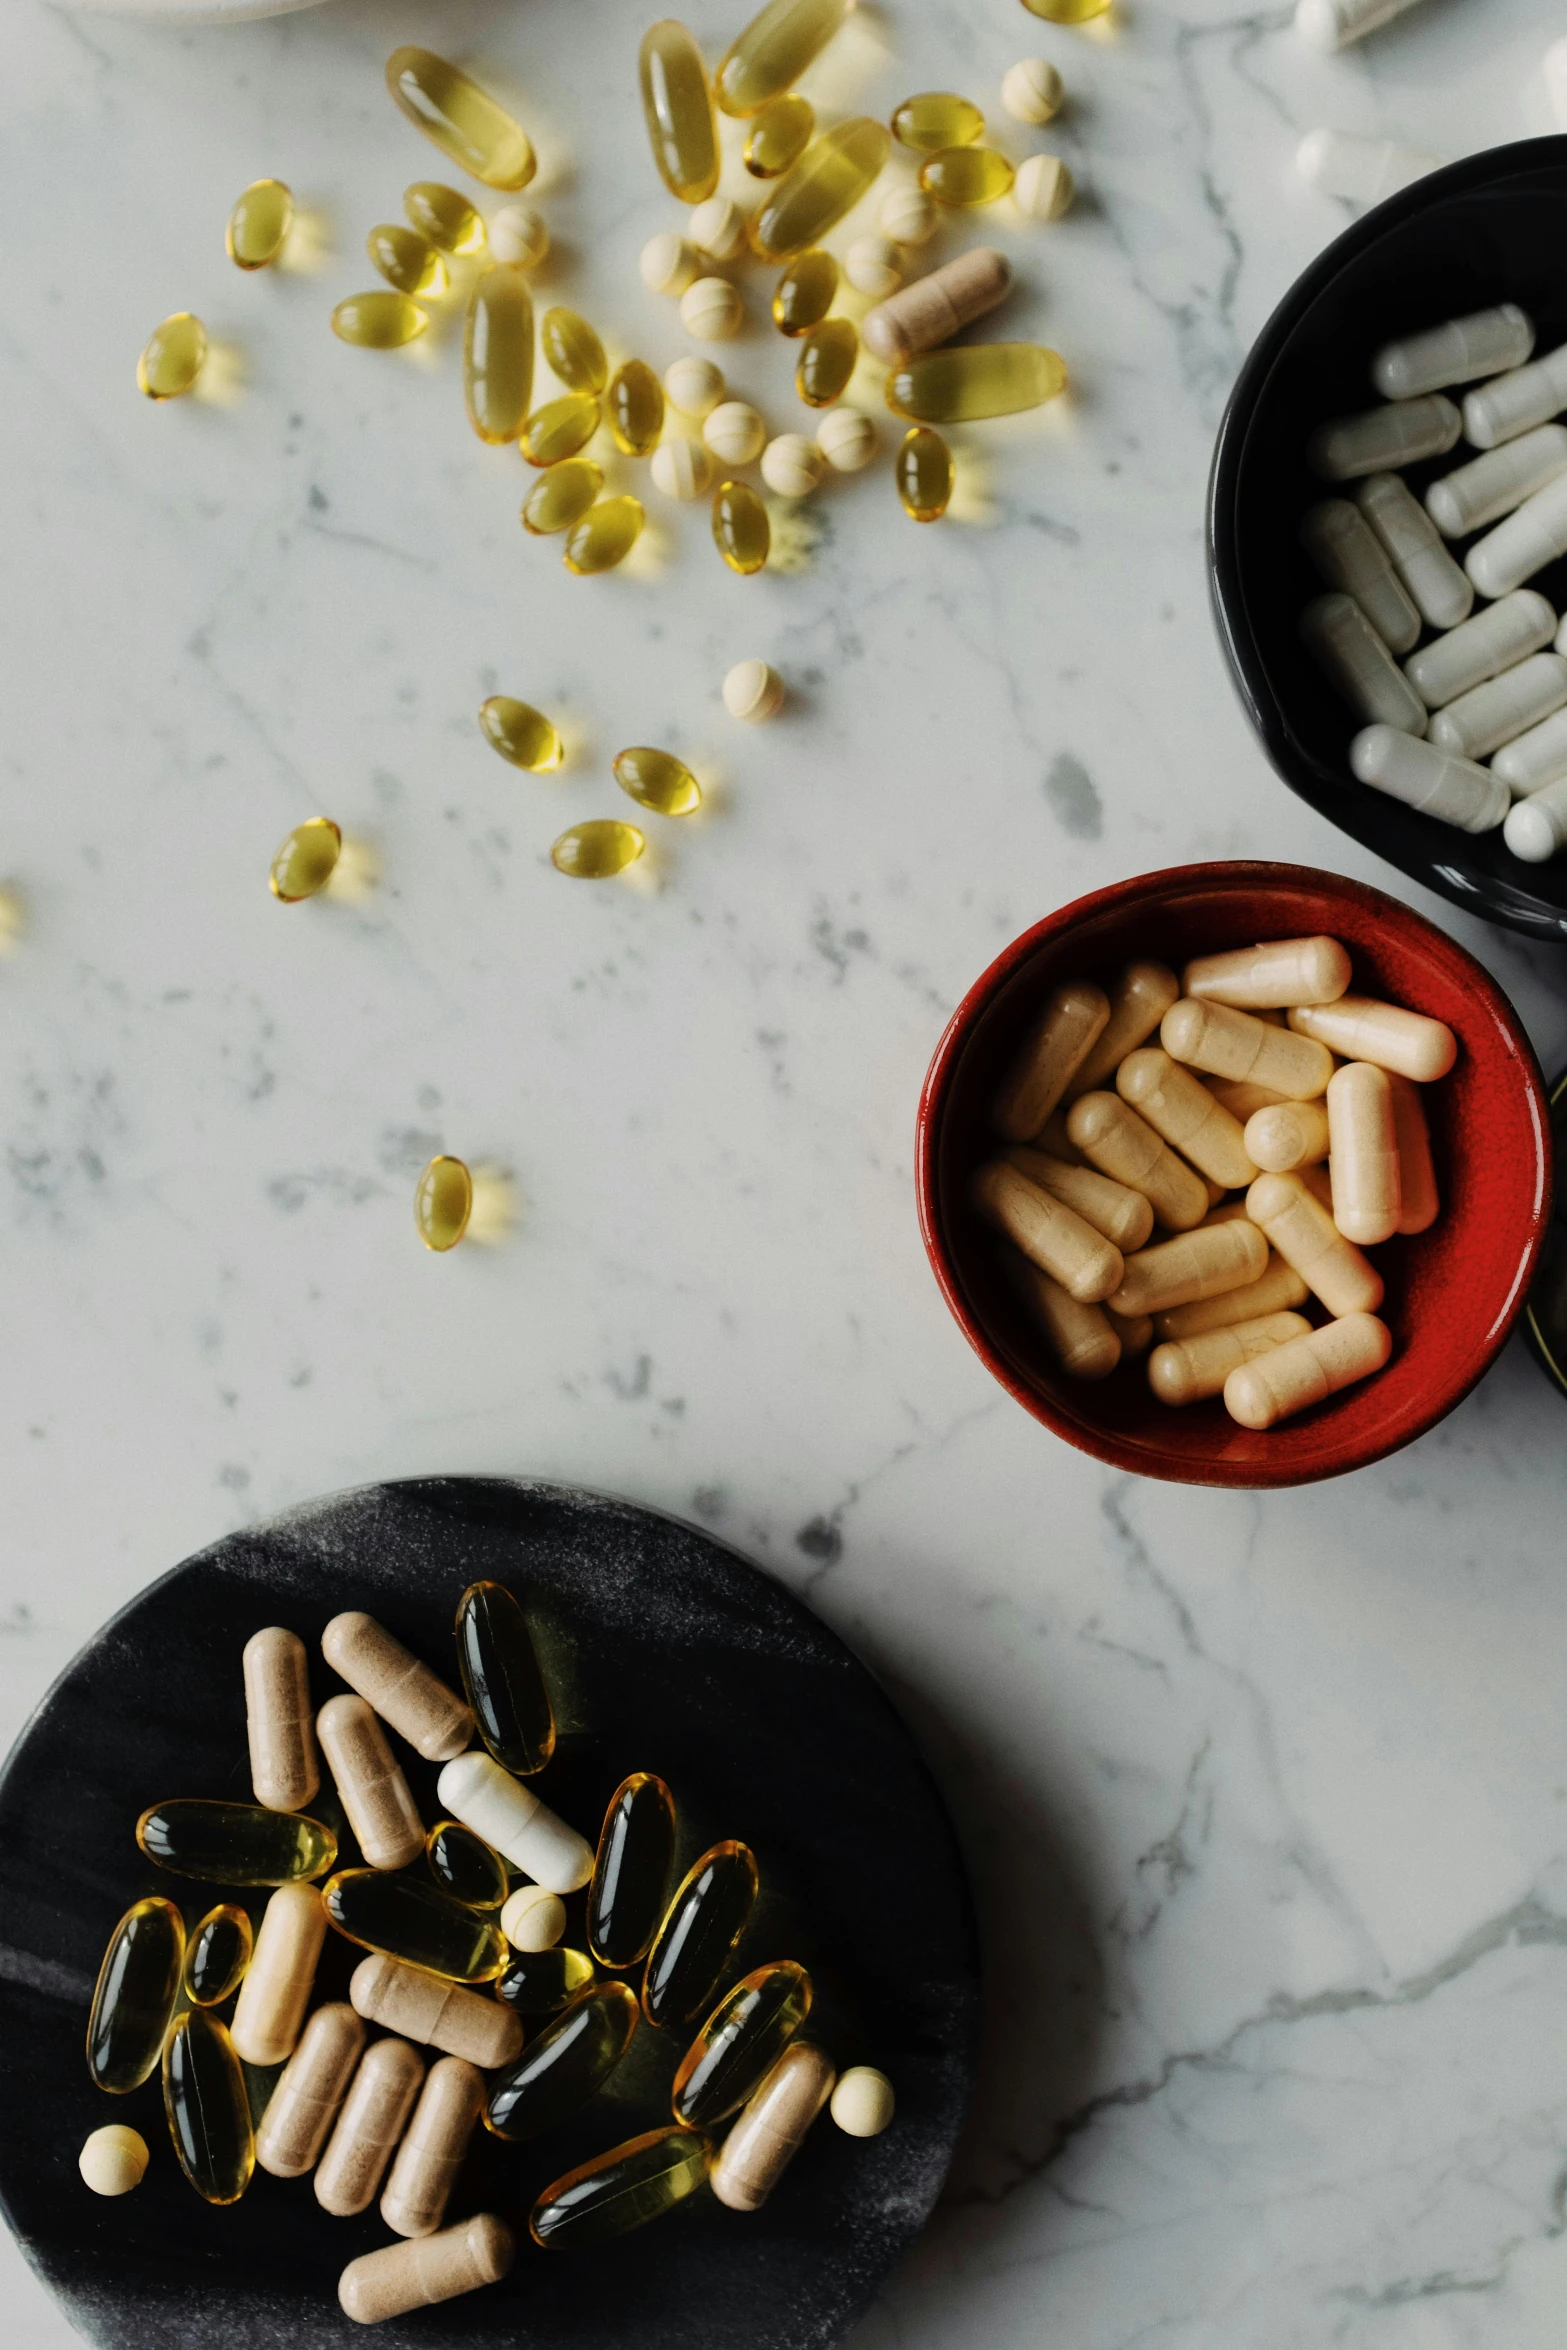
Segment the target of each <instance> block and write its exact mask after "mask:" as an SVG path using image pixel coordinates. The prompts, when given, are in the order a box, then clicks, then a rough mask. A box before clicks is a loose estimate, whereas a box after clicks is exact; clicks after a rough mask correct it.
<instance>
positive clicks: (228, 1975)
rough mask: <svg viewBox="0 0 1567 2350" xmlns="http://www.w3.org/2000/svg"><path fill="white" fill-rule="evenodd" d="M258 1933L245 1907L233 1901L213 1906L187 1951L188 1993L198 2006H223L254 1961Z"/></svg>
mask: <svg viewBox="0 0 1567 2350" xmlns="http://www.w3.org/2000/svg"><path fill="white" fill-rule="evenodd" d="M254 1947H255V1933H254V1930H253V1928H252V1926H251V1923H250V1919H249V1917H248V1916H247V1915H246V1913H245V1911H244V1910H242V1909H240V1908H238V1907H237V1906H236V1905H235V1904H234V1903H233V1902H232V1901H224V1902H220V1903H219V1905H218V1907H217V1908H216V1909H209V1910H208V1912H207V1914H206V1916H205V1917H204V1918H203V1919H202V1920H201V1923H200V1924H199V1925H198V1926H197V1927H196V1928H195V1930H194V1931H193V1933H192V1935H191V1938H190V1942H189V1945H188V1947H187V1949H186V1952H185V1977H184V1981H185V1996H186V1998H187V1999H188V2000H189V2001H190V2002H191V2004H192V2006H194V2007H219V2006H221V2005H222V2003H223V2001H224V2000H225V1999H227V1997H228V1995H229V1993H230V1992H231V1991H235V1990H237V1989H238V1988H239V1984H240V1979H241V1977H242V1976H243V1974H244V1972H245V1969H246V1968H247V1967H248V1966H249V1964H250V1954H251V1951H252V1950H253V1949H254Z"/></svg>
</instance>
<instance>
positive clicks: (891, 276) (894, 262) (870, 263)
mask: <svg viewBox="0 0 1567 2350" xmlns="http://www.w3.org/2000/svg"><path fill="white" fill-rule="evenodd" d="M843 274H844V276H845V277H846V278H847V279H848V281H849V283H850V285H851V286H853V288H854V290H855V292H856V293H857V294H869V295H870V297H871V300H872V301H873V302H881V301H885V299H886V297H887V296H888V295H889V294H895V293H896V292H897V290H898V288H899V286H901V285H902V283H903V262H902V260H901V258H900V256H899V253H898V247H897V244H896V242H895V240H894V239H893V238H891V237H889V236H877V235H875V234H872V235H870V236H864V237H856V238H855V239H854V242H853V243H852V244H851V245H850V247H849V250H848V251H847V253H845V255H844V257H843Z"/></svg>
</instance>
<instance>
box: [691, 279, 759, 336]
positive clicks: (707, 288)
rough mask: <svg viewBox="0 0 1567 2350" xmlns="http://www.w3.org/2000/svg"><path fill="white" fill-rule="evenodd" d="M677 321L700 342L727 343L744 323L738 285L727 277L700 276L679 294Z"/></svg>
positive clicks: (743, 311)
mask: <svg viewBox="0 0 1567 2350" xmlns="http://www.w3.org/2000/svg"><path fill="white" fill-rule="evenodd" d="M680 323H681V325H682V326H683V327H684V328H685V330H686V333H687V334H688V335H695V337H696V339H697V341H698V342H699V343H727V342H730V341H732V340H733V338H734V337H735V336H736V335H737V334H738V333H739V332H740V329H741V327H742V326H743V325H744V324H745V304H744V302H743V301H742V300H741V298H740V289H739V287H738V286H732V285H731V284H730V283H729V280H728V278H726V277H699V278H698V279H697V281H696V283H695V285H694V286H687V288H686V290H685V292H684V293H683V294H682V295H681V297H680Z"/></svg>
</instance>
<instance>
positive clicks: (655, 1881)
mask: <svg viewBox="0 0 1567 2350" xmlns="http://www.w3.org/2000/svg"><path fill="white" fill-rule="evenodd" d="M674 1856H675V1799H674V1797H673V1796H672V1795H671V1794H670V1792H669V1789H668V1788H667V1787H666V1786H665V1784H664V1782H663V1780H662V1779H660V1778H657V1777H656V1776H655V1775H654V1774H653V1773H652V1772H650V1771H634V1772H633V1773H632V1775H631V1777H630V1778H629V1779H624V1780H622V1781H621V1784H620V1785H619V1786H618V1787H617V1788H616V1790H615V1792H614V1794H613V1795H612V1796H611V1797H610V1800H609V1808H608V1809H607V1810H606V1812H605V1814H604V1826H603V1829H602V1830H601V1832H600V1835H599V1842H598V1853H597V1856H596V1858H595V1860H594V1863H593V1877H592V1882H591V1884H590V1885H589V1888H588V1947H589V1948H590V1949H591V1951H592V1953H593V1955H594V1957H595V1958H596V1959H598V1961H599V1962H600V1964H601V1965H603V1966H608V1967H629V1966H635V1965H637V1963H638V1962H639V1960H641V1959H644V1958H646V1956H647V1954H648V1951H649V1950H650V1949H651V1948H652V1943H653V1936H654V1935H655V1934H656V1933H657V1931H658V1927H659V1922H660V1920H661V1919H662V1917H663V1915H664V1899H665V1895H666V1893H667V1892H668V1889H669V1871H670V1867H671V1864H672V1863H673V1860H674Z"/></svg>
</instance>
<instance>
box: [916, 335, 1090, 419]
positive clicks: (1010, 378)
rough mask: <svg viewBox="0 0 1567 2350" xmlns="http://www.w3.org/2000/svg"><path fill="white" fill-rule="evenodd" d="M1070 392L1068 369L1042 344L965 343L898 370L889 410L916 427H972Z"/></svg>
mask: <svg viewBox="0 0 1567 2350" xmlns="http://www.w3.org/2000/svg"><path fill="white" fill-rule="evenodd" d="M1065 387H1066V367H1065V364H1064V363H1063V361H1062V359H1061V358H1060V356H1059V354H1058V353H1056V352H1055V351H1047V350H1046V349H1045V348H1044V347H1043V345H1041V344H1039V343H965V344H960V345H959V346H958V347H957V348H956V349H954V350H948V351H922V352H921V353H920V354H919V356H918V357H917V358H914V359H911V360H909V362H908V363H907V365H906V366H903V367H899V368H897V369H895V370H894V372H893V373H892V374H891V375H890V376H889V377H888V378H887V405H888V407H889V408H890V409H891V410H892V412H893V414H894V415H895V416H906V417H907V418H908V419H909V421H910V423H911V424H967V423H971V422H973V421H974V420H975V419H976V418H979V417H984V416H1011V415H1014V414H1015V413H1016V412H1017V411H1018V410H1019V409H1023V408H1038V407H1041V406H1043V404H1044V402H1045V401H1046V400H1053V399H1054V398H1055V397H1056V395H1057V394H1058V393H1059V392H1061V391H1063V390H1064V389H1065Z"/></svg>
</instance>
